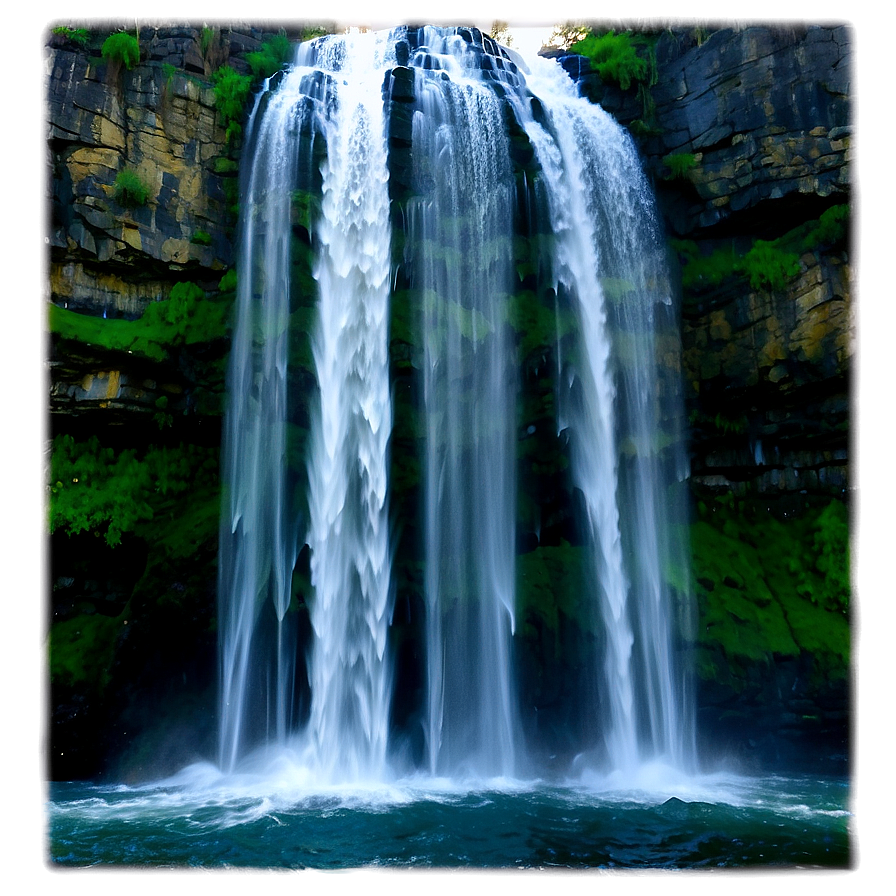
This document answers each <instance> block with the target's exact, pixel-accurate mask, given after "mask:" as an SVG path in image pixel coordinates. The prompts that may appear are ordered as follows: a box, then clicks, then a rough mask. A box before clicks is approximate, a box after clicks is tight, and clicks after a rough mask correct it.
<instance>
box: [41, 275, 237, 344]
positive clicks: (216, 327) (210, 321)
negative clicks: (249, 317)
mask: <svg viewBox="0 0 896 896" xmlns="http://www.w3.org/2000/svg"><path fill="white" fill-rule="evenodd" d="M225 277H226V275H225ZM223 279H224V278H222V282H223ZM231 302H232V298H231V297H230V296H227V295H220V296H218V297H217V298H216V299H212V298H209V297H207V296H206V294H205V291H204V290H203V289H202V288H201V287H200V286H198V285H197V284H195V283H191V282H189V281H183V282H181V283H176V284H175V285H174V286H173V287H172V288H171V293H170V296H169V298H168V299H165V300H163V301H161V302H153V303H152V304H151V305H150V306H149V307H148V308H147V309H146V311H145V312H144V314H143V316H142V317H140V318H138V319H137V320H107V319H105V318H101V317H91V316H89V315H86V314H79V313H77V312H75V311H69V310H68V309H65V308H60V307H59V306H58V305H50V308H49V312H48V325H49V329H50V332H51V333H53V334H55V335H56V336H59V337H60V338H62V339H70V340H72V341H75V342H80V343H83V344H84V345H97V346H101V347H102V348H106V349H111V350H113V351H127V352H131V353H132V354H135V355H141V356H143V357H145V358H149V359H151V360H153V361H163V360H165V359H166V358H167V357H168V356H169V354H170V352H171V350H172V349H174V348H176V347H178V346H183V345H187V346H189V345H197V344H200V343H206V342H211V341H213V340H216V339H222V338H223V337H224V336H225V335H226V334H227V327H228V324H229V319H230V308H231Z"/></svg>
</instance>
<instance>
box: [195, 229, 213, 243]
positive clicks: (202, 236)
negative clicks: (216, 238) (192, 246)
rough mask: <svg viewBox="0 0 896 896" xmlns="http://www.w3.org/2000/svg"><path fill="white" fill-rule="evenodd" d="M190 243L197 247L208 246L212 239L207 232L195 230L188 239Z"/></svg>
mask: <svg viewBox="0 0 896 896" xmlns="http://www.w3.org/2000/svg"><path fill="white" fill-rule="evenodd" d="M190 242H191V243H196V245H197V246H210V245H211V244H212V237H211V234H210V233H209V232H208V231H207V230H195V231H194V232H193V236H191V237H190Z"/></svg>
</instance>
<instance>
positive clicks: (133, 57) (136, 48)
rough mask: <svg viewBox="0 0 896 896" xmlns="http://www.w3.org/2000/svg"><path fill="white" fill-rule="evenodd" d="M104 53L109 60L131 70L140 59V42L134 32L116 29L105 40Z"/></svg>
mask: <svg viewBox="0 0 896 896" xmlns="http://www.w3.org/2000/svg"><path fill="white" fill-rule="evenodd" d="M102 55H103V59H105V60H107V61H108V62H112V63H115V64H118V65H124V67H125V68H126V69H128V70H130V69H132V68H134V66H135V65H137V63H138V62H139V61H140V44H139V43H138V42H137V38H136V37H134V35H133V34H128V32H127V31H116V32H115V34H110V35H109V36H108V37H107V38H106V40H105V41H104V42H103V49H102Z"/></svg>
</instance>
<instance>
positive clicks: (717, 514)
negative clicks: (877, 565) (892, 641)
mask: <svg viewBox="0 0 896 896" xmlns="http://www.w3.org/2000/svg"><path fill="white" fill-rule="evenodd" d="M842 514H843V508H842V505H839V509H836V508H835V509H833V510H831V509H828V510H825V511H823V512H821V513H819V512H818V511H808V512H807V513H806V514H804V515H803V516H802V517H800V518H795V519H788V520H785V521H781V520H777V519H775V518H774V517H772V516H771V515H770V514H769V515H766V514H763V515H762V516H761V517H760V516H756V517H752V518H750V517H748V516H746V515H744V514H737V513H735V512H734V511H732V510H731V509H730V508H728V507H726V506H724V505H721V504H719V503H718V502H716V503H714V504H713V505H711V506H710V507H706V506H705V505H704V506H703V507H702V508H701V517H702V518H701V519H700V520H698V521H696V522H695V523H693V524H692V526H691V546H692V552H693V563H694V567H693V580H694V582H695V583H696V593H697V602H698V610H699V626H698V645H699V647H700V660H699V662H698V671H699V673H700V674H701V675H703V676H704V677H708V676H710V675H713V674H715V672H717V671H718V669H717V667H716V663H715V661H714V659H713V657H714V656H715V655H716V652H718V651H720V652H721V654H722V655H723V656H724V657H725V660H726V665H728V666H729V667H730V668H731V669H733V670H735V672H736V671H737V670H738V669H739V670H746V669H747V668H748V667H749V666H750V665H751V664H754V663H757V662H771V661H772V660H773V659H774V658H775V657H796V656H798V655H800V654H801V653H803V652H805V653H809V654H812V655H813V656H814V657H815V660H816V666H817V669H818V671H819V674H822V675H825V676H828V677H843V676H844V675H845V674H846V673H847V670H848V666H849V651H850V648H849V622H848V618H847V615H846V612H845V604H846V603H847V602H848V592H849V581H848V575H849V572H848V566H847V563H846V562H845V550H846V549H845V544H846V542H847V532H846V529H845V526H844V525H841V524H843V523H844V519H843V516H842ZM822 533H823V534H822ZM832 575H833V576H834V578H835V580H836V581H837V582H838V583H839V587H840V588H843V589H845V591H838V595H839V599H838V600H837V601H834V602H827V603H826V601H825V599H824V596H825V595H827V590H826V589H827V588H828V585H827V578H828V577H829V576H832ZM844 595H845V596H846V598H845V600H844Z"/></svg>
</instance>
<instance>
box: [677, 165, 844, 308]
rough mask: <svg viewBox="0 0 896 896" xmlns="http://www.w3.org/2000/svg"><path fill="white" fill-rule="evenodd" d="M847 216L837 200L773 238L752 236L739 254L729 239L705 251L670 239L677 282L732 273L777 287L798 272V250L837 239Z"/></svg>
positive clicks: (698, 283) (714, 281) (706, 282)
mask: <svg viewBox="0 0 896 896" xmlns="http://www.w3.org/2000/svg"><path fill="white" fill-rule="evenodd" d="M669 158H670V157H669V156H667V157H666V159H664V161H667V160H668V159H669ZM849 219H850V208H849V204H848V203H840V204H838V205H834V206H832V207H831V208H829V209H827V210H826V211H825V212H823V213H822V214H821V215H820V216H819V217H818V218H817V219H815V220H812V221H808V222H806V223H804V224H801V225H799V226H798V227H794V228H793V229H791V230H788V231H787V232H786V233H785V234H783V235H782V236H780V237H778V238H777V239H774V240H755V241H754V242H753V244H752V245H751V246H750V248H749V250H747V252H745V253H743V254H741V253H739V252H737V251H736V250H735V248H734V245H733V243H732V244H731V245H728V246H722V247H720V248H717V249H715V250H714V251H713V252H711V253H710V254H709V255H701V253H700V247H699V246H698V245H697V243H695V242H694V241H693V240H670V241H669V246H670V248H671V249H672V250H673V251H674V252H676V254H677V255H678V257H679V260H680V262H681V265H682V271H681V283H682V286H683V287H684V289H685V291H686V292H687V291H689V290H702V289H707V288H713V287H716V286H719V285H720V284H721V283H723V282H724V281H725V280H728V279H729V278H733V277H746V278H747V280H749V283H750V286H751V287H752V288H753V289H772V290H777V289H782V288H783V287H784V285H785V284H786V283H787V281H788V280H790V279H791V278H792V277H795V276H797V274H799V272H800V262H799V255H800V253H802V252H814V251H817V250H818V249H819V248H823V247H829V246H835V245H837V244H838V243H841V242H842V241H843V240H844V238H845V236H846V233H847V228H848V225H849Z"/></svg>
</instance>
